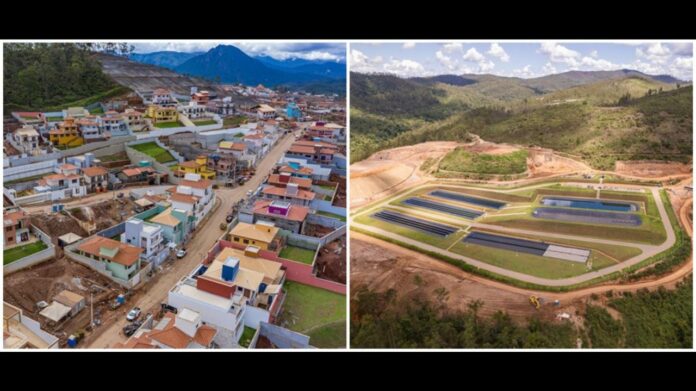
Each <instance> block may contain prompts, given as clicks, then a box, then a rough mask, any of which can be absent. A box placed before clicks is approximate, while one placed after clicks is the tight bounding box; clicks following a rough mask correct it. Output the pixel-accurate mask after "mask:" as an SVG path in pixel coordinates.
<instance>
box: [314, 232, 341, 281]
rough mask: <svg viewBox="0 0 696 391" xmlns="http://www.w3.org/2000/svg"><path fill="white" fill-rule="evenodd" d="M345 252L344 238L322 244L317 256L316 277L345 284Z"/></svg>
mask: <svg viewBox="0 0 696 391" xmlns="http://www.w3.org/2000/svg"><path fill="white" fill-rule="evenodd" d="M346 254H347V253H346V246H345V239H344V238H341V239H338V240H334V241H333V242H331V243H328V244H327V245H326V246H324V247H323V248H322V249H321V250H320V251H319V255H318V256H317V277H319V278H324V279H327V280H331V281H336V282H340V283H341V284H345V283H346Z"/></svg>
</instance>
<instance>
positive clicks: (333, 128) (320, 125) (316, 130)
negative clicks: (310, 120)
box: [307, 121, 346, 142]
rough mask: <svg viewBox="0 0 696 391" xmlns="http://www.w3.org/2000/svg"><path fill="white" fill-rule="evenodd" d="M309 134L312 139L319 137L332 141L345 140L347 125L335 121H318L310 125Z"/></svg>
mask: <svg viewBox="0 0 696 391" xmlns="http://www.w3.org/2000/svg"><path fill="white" fill-rule="evenodd" d="M307 135H308V136H309V137H310V138H312V139H314V138H318V139H321V140H329V141H332V142H335V141H345V139H346V127H345V126H341V125H338V124H335V123H325V122H320V121H317V122H315V123H314V124H313V125H312V126H310V127H309V129H308V131H307Z"/></svg>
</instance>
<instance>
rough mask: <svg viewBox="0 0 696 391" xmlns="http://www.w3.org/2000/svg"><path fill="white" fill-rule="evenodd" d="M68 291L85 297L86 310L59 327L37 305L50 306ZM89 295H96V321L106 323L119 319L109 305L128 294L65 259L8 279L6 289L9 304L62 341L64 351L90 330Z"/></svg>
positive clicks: (5, 280) (16, 274)
mask: <svg viewBox="0 0 696 391" xmlns="http://www.w3.org/2000/svg"><path fill="white" fill-rule="evenodd" d="M93 286H96V287H93ZM97 287H101V288H102V289H99V288H97ZM65 289H67V290H69V291H71V292H74V293H77V294H79V295H82V296H83V297H85V300H86V307H85V308H84V309H83V310H82V311H80V312H79V313H78V314H77V315H76V316H75V317H72V318H68V319H67V320H63V321H62V322H59V323H58V324H54V323H53V322H52V321H49V320H47V319H45V318H44V317H42V316H40V315H39V312H40V309H39V308H38V307H37V305H36V303H37V302H39V301H45V302H47V303H49V304H50V303H51V302H52V301H53V297H54V296H55V295H57V294H58V293H60V292H61V291H63V290H65ZM90 291H92V292H93V293H94V304H95V305H94V313H95V319H99V320H100V321H101V322H102V323H103V322H108V321H109V320H110V319H112V318H113V317H115V316H118V313H117V312H115V311H112V310H111V309H110V308H109V305H110V304H111V303H112V302H113V301H114V300H115V298H116V296H117V295H118V294H120V293H125V292H123V290H121V289H119V286H118V285H117V284H114V283H112V282H111V281H109V280H108V279H107V278H105V277H103V276H102V275H100V274H99V273H97V272H94V271H92V270H91V269H89V268H87V267H85V266H83V265H81V264H79V263H76V262H72V261H69V260H67V259H66V258H64V257H63V258H60V259H58V260H54V261H48V262H44V263H42V264H39V265H37V266H35V267H33V268H29V269H24V270H21V271H19V272H16V273H13V274H10V275H7V276H5V279H4V289H3V292H4V299H5V300H6V301H7V302H9V303H11V304H13V305H16V306H18V307H20V308H21V309H22V310H23V311H24V312H25V313H26V314H27V315H28V316H29V317H30V318H32V319H34V320H37V321H39V322H41V327H42V328H43V329H45V330H46V331H48V332H49V333H51V334H54V335H55V336H57V337H59V338H60V344H61V346H62V347H64V346H65V343H66V341H67V338H68V337H69V336H70V335H71V334H76V333H78V332H79V331H81V330H86V329H88V328H89V324H90V305H89V304H90V303H89V300H90Z"/></svg>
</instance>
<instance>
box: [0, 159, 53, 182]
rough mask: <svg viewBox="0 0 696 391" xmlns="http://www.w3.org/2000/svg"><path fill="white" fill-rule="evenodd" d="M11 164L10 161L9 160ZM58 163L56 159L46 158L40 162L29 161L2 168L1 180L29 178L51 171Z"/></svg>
mask: <svg viewBox="0 0 696 391" xmlns="http://www.w3.org/2000/svg"><path fill="white" fill-rule="evenodd" d="M10 164H12V161H11V162H10ZM57 165H58V160H57V159H53V160H46V161H42V162H36V163H29V164H25V165H23V166H13V167H5V168H3V171H2V172H3V181H4V182H10V181H14V180H17V179H22V178H29V177H33V176H37V175H42V174H48V173H52V172H53V170H54V169H55V167H56V166H57Z"/></svg>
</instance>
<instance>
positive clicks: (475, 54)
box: [462, 48, 485, 62]
mask: <svg viewBox="0 0 696 391" xmlns="http://www.w3.org/2000/svg"><path fill="white" fill-rule="evenodd" d="M462 58H463V59H464V61H471V62H480V61H483V60H485V57H484V56H483V54H481V53H479V51H478V50H476V48H470V49H469V50H467V51H466V53H464V57H462Z"/></svg>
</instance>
